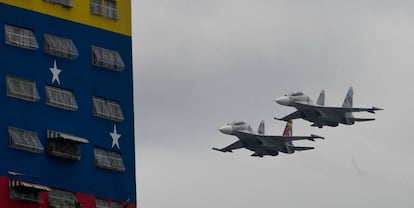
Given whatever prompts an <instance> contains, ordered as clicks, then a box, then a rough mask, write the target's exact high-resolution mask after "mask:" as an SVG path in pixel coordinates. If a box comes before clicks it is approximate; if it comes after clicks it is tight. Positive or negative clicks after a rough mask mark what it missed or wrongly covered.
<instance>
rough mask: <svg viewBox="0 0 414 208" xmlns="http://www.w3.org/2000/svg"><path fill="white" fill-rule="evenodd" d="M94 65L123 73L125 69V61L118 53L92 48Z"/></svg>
mask: <svg viewBox="0 0 414 208" xmlns="http://www.w3.org/2000/svg"><path fill="white" fill-rule="evenodd" d="M92 65H95V66H98V67H102V68H106V69H111V70H114V71H122V70H124V68H125V64H124V61H123V60H122V58H121V56H120V55H119V53H118V51H114V50H109V49H106V48H101V47H98V46H92Z"/></svg>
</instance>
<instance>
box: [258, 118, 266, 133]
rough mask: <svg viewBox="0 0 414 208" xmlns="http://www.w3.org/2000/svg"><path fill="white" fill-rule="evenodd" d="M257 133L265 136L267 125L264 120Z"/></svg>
mask: <svg viewBox="0 0 414 208" xmlns="http://www.w3.org/2000/svg"><path fill="white" fill-rule="evenodd" d="M257 133H259V134H265V123H264V120H262V121H260V124H259V127H258V128H257Z"/></svg>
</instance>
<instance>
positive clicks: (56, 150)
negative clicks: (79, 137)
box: [47, 138, 81, 160]
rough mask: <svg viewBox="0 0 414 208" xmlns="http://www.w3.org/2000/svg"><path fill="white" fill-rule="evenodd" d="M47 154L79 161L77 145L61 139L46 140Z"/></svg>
mask: <svg viewBox="0 0 414 208" xmlns="http://www.w3.org/2000/svg"><path fill="white" fill-rule="evenodd" d="M47 152H48V154H49V155H52V156H56V157H61V158H66V159H71V160H80V159H81V151H80V146H79V144H78V143H76V142H73V141H69V140H63V139H51V138H48V139H47Z"/></svg>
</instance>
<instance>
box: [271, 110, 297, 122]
mask: <svg viewBox="0 0 414 208" xmlns="http://www.w3.org/2000/svg"><path fill="white" fill-rule="evenodd" d="M298 118H303V114H302V113H301V112H300V111H295V112H293V113H291V114H289V115H287V116H285V117H283V118H276V117H275V118H274V119H276V120H281V121H291V120H293V119H298Z"/></svg>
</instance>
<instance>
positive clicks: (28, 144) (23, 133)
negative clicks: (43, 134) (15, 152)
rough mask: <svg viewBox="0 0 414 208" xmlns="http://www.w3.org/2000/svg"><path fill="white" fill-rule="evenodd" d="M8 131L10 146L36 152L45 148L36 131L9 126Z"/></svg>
mask: <svg viewBox="0 0 414 208" xmlns="http://www.w3.org/2000/svg"><path fill="white" fill-rule="evenodd" d="M8 133H9V145H10V147H13V148H16V149H20V150H25V151H29V152H34V153H40V152H42V151H43V149H44V148H43V145H42V143H40V141H39V138H38V137H37V133H36V132H32V131H27V130H24V129H18V128H15V127H8Z"/></svg>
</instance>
